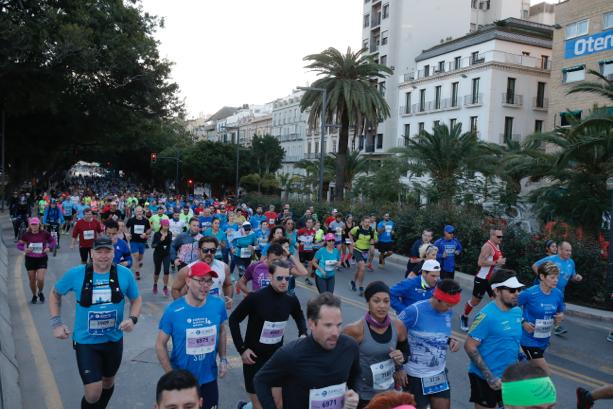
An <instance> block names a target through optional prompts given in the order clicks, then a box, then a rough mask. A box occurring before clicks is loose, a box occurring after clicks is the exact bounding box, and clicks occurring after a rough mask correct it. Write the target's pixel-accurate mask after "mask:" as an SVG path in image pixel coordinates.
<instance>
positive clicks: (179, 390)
mask: <svg viewBox="0 0 613 409" xmlns="http://www.w3.org/2000/svg"><path fill="white" fill-rule="evenodd" d="M201 406H202V398H201V397H200V390H198V380H197V379H196V378H195V377H194V375H192V373H191V372H189V371H186V370H185V369H173V370H172V371H170V372H168V373H165V374H164V375H162V377H161V378H160V380H159V381H158V383H157V386H156V388H155V405H154V408H155V409H196V408H200V407H201Z"/></svg>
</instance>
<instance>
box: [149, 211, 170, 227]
mask: <svg viewBox="0 0 613 409" xmlns="http://www.w3.org/2000/svg"><path fill="white" fill-rule="evenodd" d="M162 220H169V219H168V216H166V208H165V207H164V206H158V208H157V212H156V214H154V215H153V216H151V217H150V218H149V223H150V225H151V230H153V232H154V233H157V232H158V231H160V228H161V227H162V224H161V223H162Z"/></svg>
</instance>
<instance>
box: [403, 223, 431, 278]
mask: <svg viewBox="0 0 613 409" xmlns="http://www.w3.org/2000/svg"><path fill="white" fill-rule="evenodd" d="M433 235H434V231H432V230H431V229H425V230H424V231H422V232H421V238H419V239H417V240H415V241H414V242H413V245H412V246H411V250H410V251H409V262H408V263H407V271H406V273H405V278H407V277H408V278H413V277H416V276H417V273H418V272H419V271H420V270H421V265H422V264H423V262H424V257H422V256H421V254H420V249H421V247H422V246H423V245H424V244H425V245H428V244H431V243H432V237H433Z"/></svg>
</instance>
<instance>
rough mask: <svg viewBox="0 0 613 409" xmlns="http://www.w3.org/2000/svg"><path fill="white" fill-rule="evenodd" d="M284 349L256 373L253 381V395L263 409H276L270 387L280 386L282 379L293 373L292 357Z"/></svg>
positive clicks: (278, 351) (279, 350)
mask: <svg viewBox="0 0 613 409" xmlns="http://www.w3.org/2000/svg"><path fill="white" fill-rule="evenodd" d="M290 345H291V344H290ZM286 348H287V347H281V348H280V349H278V350H277V352H275V353H274V354H273V356H272V357H271V358H270V359H269V360H268V362H266V364H264V366H263V367H262V369H260V370H259V371H258V372H257V374H256V375H255V378H254V380H253V386H254V388H255V393H256V394H257V396H258V399H259V400H260V403H261V404H262V408H264V409H276V405H275V401H274V399H273V397H272V391H271V387H273V386H275V385H281V384H282V383H283V379H284V378H285V377H286V376H287V375H288V374H290V373H292V372H293V368H292V367H293V364H292V361H293V360H292V356H291V354H290V353H288V352H286V350H285V349H286Z"/></svg>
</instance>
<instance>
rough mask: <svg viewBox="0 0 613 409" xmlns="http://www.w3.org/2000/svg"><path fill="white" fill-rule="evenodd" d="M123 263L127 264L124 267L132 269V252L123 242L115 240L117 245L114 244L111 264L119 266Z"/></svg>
mask: <svg viewBox="0 0 613 409" xmlns="http://www.w3.org/2000/svg"><path fill="white" fill-rule="evenodd" d="M124 261H127V262H128V265H127V266H126V267H128V268H130V267H132V251H131V250H130V246H128V243H126V241H125V240H122V239H117V243H115V256H114V257H113V263H115V264H119V263H121V262H124Z"/></svg>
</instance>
